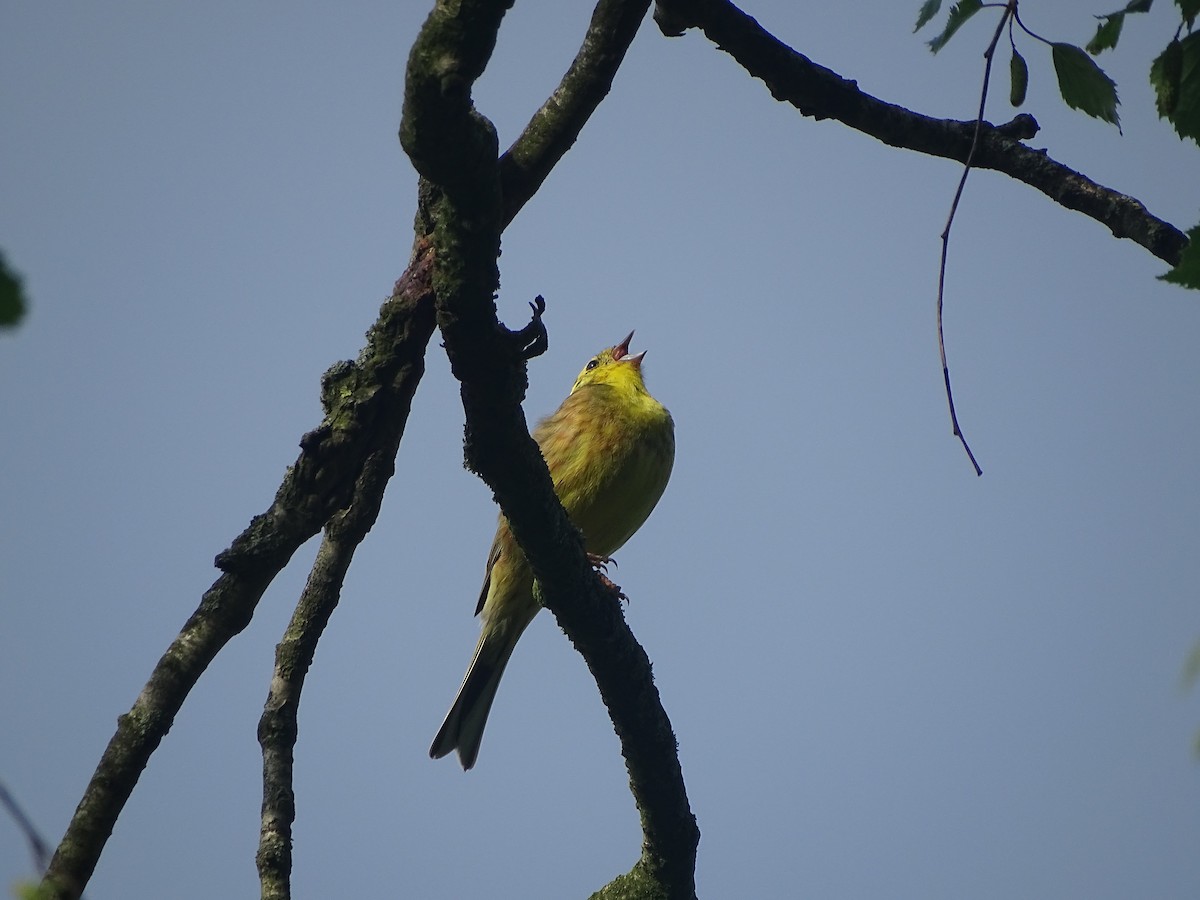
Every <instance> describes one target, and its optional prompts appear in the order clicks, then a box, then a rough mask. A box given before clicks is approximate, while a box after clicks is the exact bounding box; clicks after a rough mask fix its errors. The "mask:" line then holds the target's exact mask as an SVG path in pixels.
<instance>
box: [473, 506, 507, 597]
mask: <svg viewBox="0 0 1200 900" xmlns="http://www.w3.org/2000/svg"><path fill="white" fill-rule="evenodd" d="M507 527H508V525H507V523H505V522H504V520H503V519H501V520H500V527H499V528H497V529H496V537H495V538H494V539H493V540H492V549H491V552H490V553H488V559H487V572H486V573H485V574H484V576H483V587H482V588H480V589H479V602H478V603H477V604H476V605H475V615H479V614H480V613H481V612H483V604H484V602H485V601H486V600H487V595H488V590H489V589H490V588H491V586H492V568H493V567H494V566H495V565H496V560H498V559H499V558H500V547H501V544H502V543H503V541H502V536H503V532H504V530H505V529H506V528H507Z"/></svg>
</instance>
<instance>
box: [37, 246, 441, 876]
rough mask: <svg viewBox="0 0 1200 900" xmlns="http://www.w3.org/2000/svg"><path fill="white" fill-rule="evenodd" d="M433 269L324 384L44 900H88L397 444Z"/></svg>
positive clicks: (103, 766) (129, 717)
mask: <svg viewBox="0 0 1200 900" xmlns="http://www.w3.org/2000/svg"><path fill="white" fill-rule="evenodd" d="M430 263H431V259H430V252H429V250H428V249H426V250H425V251H424V252H423V253H419V254H417V255H416V256H415V257H414V260H413V263H412V265H411V266H410V268H409V270H408V272H406V274H405V275H404V276H403V277H402V278H401V279H400V281H398V282H397V283H396V289H395V292H394V293H393V296H392V297H391V298H390V299H389V300H388V301H387V302H385V303H384V306H383V309H382V311H381V313H380V317H379V320H378V321H377V322H376V324H375V325H374V326H373V327H372V328H371V331H370V332H369V333H368V335H367V346H366V347H365V348H364V350H363V351H362V353H361V354H360V356H359V358H358V361H357V362H354V363H350V362H346V363H341V364H339V365H338V366H335V367H333V368H332V369H330V371H329V372H328V373H326V377H325V379H324V380H323V385H322V386H323V398H322V399H323V401H324V403H325V411H326V412H325V418H324V421H323V422H322V423H321V425H319V426H318V427H317V428H316V429H314V430H313V431H311V432H309V433H308V434H306V435H304V437H303V438H301V441H300V446H301V452H300V456H299V458H298V459H297V460H296V463H295V464H294V465H293V466H292V467H291V468H289V469H288V471H287V474H286V475H285V476H284V479H283V483H282V484H281V485H280V487H279V490H278V492H277V493H276V495H275V500H274V502H273V503H272V504H271V506H270V508H269V509H268V510H267V511H266V512H265V513H263V514H261V515H259V516H256V517H255V518H254V519H253V520H252V521H251V523H250V525H249V527H247V528H246V530H245V531H244V532H242V534H240V535H238V537H237V538H235V539H234V541H233V544H232V545H231V546H230V548H229V549H228V550H226V551H224V552H223V553H221V554H220V555H219V556H218V557H217V560H216V564H217V566H218V567H219V568H221V569H223V570H224V572H223V574H222V575H221V576H220V577H219V578H218V579H217V580H216V582H215V583H214V584H213V585H212V587H211V588H209V590H208V591H207V592H206V593H205V594H204V596H203V598H202V599H201V601H200V606H199V607H198V608H197V610H196V611H195V612H194V613H193V614H192V616H191V618H189V619H188V621H187V623H186V624H185V625H184V626H183V629H182V630H181V631H180V633H179V635H178V637H176V638H175V640H174V641H173V642H172V643H171V646H170V647H169V648H168V649H167V652H166V653H165V654H164V655H163V657H162V659H160V660H159V662H158V664H157V665H156V666H155V668H154V671H153V672H152V673H151V675H150V679H149V681H148V682H147V683H146V686H145V687H144V688H143V689H142V692H141V694H140V695H139V696H138V698H137V701H136V702H135V703H134V705H133V708H132V709H131V710H130V711H129V712H128V713H126V714H125V715H123V716H121V717H120V718H119V719H118V720H117V731H116V734H114V735H113V737H112V740H110V741H109V744H108V747H107V749H106V750H105V751H104V755H103V756H102V757H101V759H100V763H99V765H98V766H97V768H96V772H95V774H94V775H93V776H92V779H91V781H90V782H89V784H88V787H87V789H86V791H85V792H84V795H83V799H82V800H81V801H80V803H79V807H78V808H77V809H76V811H75V815H74V817H73V818H72V820H71V823H70V825H69V826H68V828H67V832H66V834H65V835H64V836H63V839H62V841H61V843H60V844H59V846H58V849H57V850H56V851H55V854H54V857H53V859H51V861H50V867H49V869H48V870H47V872H46V876H45V879H44V880H43V883H42V888H41V889H42V890H43V891H44V892H45V895H46V896H47V897H51V898H55V900H74V898H77V897H78V896H79V895H80V893H81V892H82V891H83V889H84V887H85V886H86V884H87V882H88V879H89V878H91V875H92V871H93V870H94V869H95V866H96V862H97V860H99V858H100V854H101V852H102V851H103V849H104V845H105V843H106V842H107V840H108V837H109V835H110V834H111V833H112V829H113V826H114V825H115V823H116V821H117V817H118V816H119V815H120V813H121V810H122V809H123V808H124V806H125V803H126V801H127V800H128V799H129V796H130V794H131V793H132V791H133V788H134V787H135V785H136V784H137V781H138V778H139V776H140V775H141V772H142V770H143V769H144V768H145V767H146V764H147V762H148V761H149V759H150V755H151V754H152V753H153V752H154V750H155V749H156V748H157V747H158V745H159V743H160V742H161V741H162V739H163V737H164V736H165V735H166V733H167V731H168V730H169V729H170V727H171V724H172V723H173V722H174V720H175V716H176V714H177V713H178V712H179V709H180V707H181V706H182V705H183V701H184V700H185V699H186V698H187V695H188V693H189V692H190V691H191V689H192V687H193V686H194V685H195V683H196V681H197V679H199V677H200V675H201V674H202V673H203V672H204V670H205V668H207V666H208V664H209V663H210V662H211V661H212V659H213V658H214V657H215V656H216V654H217V653H218V651H220V649H221V648H222V647H224V646H225V644H226V643H228V642H229V641H230V640H231V639H232V638H233V637H234V636H235V635H237V634H238V633H239V632H241V631H242V630H243V629H244V628H245V627H246V626H247V625H248V624H249V623H250V619H251V617H252V616H253V614H254V610H255V607H256V606H257V604H258V601H259V599H260V598H261V597H262V595H263V592H264V591H265V590H266V589H267V586H268V585H269V584H270V583H271V581H272V579H274V577H275V576H276V575H277V574H278V573H279V571H280V570H281V569H282V568H283V567H284V566H285V565H286V564H287V562H288V560H289V559H291V557H292V554H293V553H295V551H296V550H297V548H299V547H300V545H301V544H303V543H304V542H305V541H307V540H308V539H309V538H311V537H312V536H313V535H314V534H316V533H317V532H318V531H319V530H320V529H321V527H322V526H323V525H324V524H325V523H326V522H327V521H328V520H329V519H330V517H331V516H333V515H334V514H335V513H337V512H338V511H339V510H342V509H344V508H346V507H347V506H348V505H349V504H350V503H351V501H352V499H353V496H354V491H355V486H356V484H358V482H359V479H360V477H361V476H362V473H363V470H364V466H366V465H367V463H368V461H369V460H370V459H372V457H373V456H375V455H376V454H377V453H378V452H379V450H380V448H386V447H393V446H394V445H395V444H396V443H398V442H399V439H400V435H402V434H403V432H404V426H405V423H406V422H407V420H408V412H409V408H410V405H411V402H412V397H413V394H414V393H415V391H416V388H417V384H418V383H419V381H420V379H421V375H422V374H423V372H424V355H425V347H426V345H427V344H428V342H429V337H430V335H431V334H432V333H433V302H432V293H431V291H430V288H429V273H430ZM393 452H394V450H393Z"/></svg>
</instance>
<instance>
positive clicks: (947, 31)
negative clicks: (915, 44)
mask: <svg viewBox="0 0 1200 900" xmlns="http://www.w3.org/2000/svg"><path fill="white" fill-rule="evenodd" d="M981 9H983V0H958V2H957V3H955V4H954V6H952V7H950V15H949V17H948V18H947V19H946V27H945V28H943V29H942V33H941V34H939V35H938V36H937V37H935V38H934V39H933V40H932V41H930V42H929V49H930V51H932V52H933V53H937V52H938V51H939V50H941V49H942V48H943V47H945V46H946V42H947V41H948V40H950V38H952V37H954V32H956V31H958V29H959V28H961V27H962V25H963V23H964V22H965V21H967V19H969V18H971V16H973V15H975V13H977V12H979V10H981Z"/></svg>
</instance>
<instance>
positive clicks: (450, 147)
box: [400, 0, 699, 898]
mask: <svg viewBox="0 0 1200 900" xmlns="http://www.w3.org/2000/svg"><path fill="white" fill-rule="evenodd" d="M505 7H506V4H505V3H504V2H503V0H496V2H492V3H487V2H486V0H476V2H470V0H463V2H460V3H454V4H451V3H449V2H445V3H439V4H438V7H437V8H436V9H435V11H434V12H433V13H432V14H431V15H430V17H429V18H428V19H427V20H426V23H425V26H424V28H423V30H422V34H421V35H420V36H419V37H418V38H417V42H416V44H415V45H414V48H413V53H412V54H411V55H410V57H409V64H408V71H407V87H406V90H405V107H404V116H403V119H402V125H401V131H400V134H401V142H402V144H403V146H404V149H405V151H406V152H408V154H409V156H410V158H412V160H413V164H414V166H416V168H417V170H418V171H419V172H420V173H421V175H422V176H423V177H424V178H426V179H428V180H429V181H430V182H432V183H433V185H434V186H433V189H432V190H430V191H429V192H428V194H429V195H430V196H436V197H437V199H436V201H435V203H434V205H433V206H432V208H431V214H432V220H433V223H434V230H433V240H434V244H435V247H436V256H435V259H436V263H435V273H434V285H435V288H436V291H437V316H438V326H439V328H440V329H441V332H442V336H443V337H444V338H445V344H446V352H447V355H448V356H449V358H450V364H451V368H452V370H453V372H454V375H455V377H456V378H458V380H459V382H460V384H461V395H462V402H463V410H464V414H465V418H466V438H465V456H466V462H467V465H468V467H469V468H470V469H471V470H472V471H474V472H475V473H476V474H478V475H479V476H480V477H481V478H482V479H483V480H484V481H485V482H486V483H487V484H488V485H489V486H490V487H491V488H492V489H493V491H494V492H495V496H496V499H497V501H498V502H499V504H500V507H501V509H502V510H503V511H504V514H505V516H506V517H507V518H508V521H509V523H510V525H511V527H512V529H513V533H514V535H515V536H516V538H517V541H518V543H519V544H520V545H521V548H522V550H524V552H525V554H526V556H527V558H528V559H529V562H530V565H531V567H532V568H533V571H534V574H535V576H536V578H537V582H538V584H539V586H540V595H541V599H542V601H543V602H544V605H545V606H546V607H547V608H548V609H550V611H551V612H552V613H553V614H554V615H555V617H556V619H557V620H558V623H559V625H560V627H562V629H563V630H564V631H565V632H566V633H567V635H568V637H569V638H570V639H571V641H572V642H573V643H574V645H575V646H576V648H577V649H578V650H579V652H580V653H581V654H582V655H583V657H584V659H585V661H586V662H587V665H588V668H589V669H590V670H591V671H592V674H593V676H594V677H595V678H596V682H597V685H598V687H599V689H600V693H601V697H602V698H603V700H604V702H605V705H606V706H607V707H608V710H609V715H610V716H611V718H612V719H613V723H614V726H615V728H616V731H617V733H618V735H619V736H620V738H621V745H622V752H623V753H624V754H625V758H626V762H627V766H628V769H629V774H630V785H631V789H632V791H633V793H634V796H635V799H636V801H637V803H638V807H639V810H640V812H641V815H642V824H643V834H644V840H643V852H642V858H641V859H640V860H639V862H638V864H637V865H635V867H634V872H633V873H631V876H630V877H632V876H633V875H634V874H635V873H636V874H638V875H642V876H645V878H644V879H643V882H644V883H646V882H648V883H649V884H650V888H649V889H648V891H647V894H646V895H647V896H649V895H651V894H652V895H654V896H667V897H681V898H691V897H694V896H695V874H694V873H695V848H696V844H697V842H698V840H699V831H698V830H697V828H696V823H695V818H694V817H693V816H692V814H691V810H690V808H689V806H688V802H687V794H686V791H685V789H684V785H683V776H682V772H681V770H680V767H679V760H678V756H677V753H676V745H675V738H674V735H673V733H672V732H671V726H670V721H669V720H668V718H667V715H666V712H665V711H664V710H663V708H662V704H661V701H660V699H659V696H658V691H657V689H656V688H655V687H654V683H653V679H652V677H651V672H650V664H649V660H648V659H647V658H646V655H645V651H644V650H642V648H641V647H640V646H639V645H638V644H637V641H636V640H635V638H634V637H633V634H632V633H631V632H630V631H629V628H628V626H627V625H626V624H625V621H624V617H623V616H622V614H621V609H620V604H619V602H617V600H616V599H615V598H614V597H613V596H612V595H611V594H610V593H608V592H607V591H606V590H605V589H604V588H603V587H602V586H601V584H600V581H599V578H598V576H597V575H596V573H595V572H594V571H593V570H592V568H591V566H590V564H589V563H588V562H587V559H586V557H585V556H584V553H583V544H582V541H581V539H580V536H579V533H578V531H577V530H576V529H575V528H574V527H573V526H572V525H571V523H570V520H569V519H568V518H567V515H566V513H565V512H564V511H563V508H562V505H561V504H560V503H559V501H558V498H557V496H556V495H555V493H554V487H553V484H552V482H551V480H550V474H549V472H548V471H547V470H546V464H545V461H544V460H543V459H542V458H541V455H540V453H539V452H538V449H537V445H536V444H535V443H534V442H533V439H532V438H530V436H529V431H528V427H527V425H526V422H525V418H524V414H523V412H522V410H521V406H520V403H521V400H522V399H523V396H524V390H525V370H524V359H523V357H522V356H521V353H520V345H521V342H520V341H518V340H514V338H513V333H512V332H509V331H507V330H506V329H504V328H503V327H502V326H500V324H499V323H498V321H497V319H496V309H495V304H494V302H493V300H492V297H493V293H494V291H495V290H496V286H497V283H498V272H497V270H496V258H497V256H498V253H499V237H500V231H501V229H502V227H503V222H504V221H505V209H506V207H505V206H504V205H503V204H502V203H501V202H500V190H499V186H500V181H501V175H500V167H499V166H498V165H497V164H496V162H495V160H494V159H493V160H492V162H491V164H490V165H488V164H487V161H486V160H483V159H481V157H480V154H479V153H478V148H481V147H486V146H488V145H489V144H491V143H493V142H494V141H495V130H494V128H493V127H492V125H491V123H490V122H488V121H487V120H486V119H485V118H484V117H483V116H481V115H480V114H479V113H478V112H476V111H475V109H474V107H473V106H472V105H471V100H470V85H469V84H466V85H464V84H462V83H461V82H460V81H458V80H457V76H459V75H461V74H462V73H472V72H475V73H478V72H481V71H482V70H483V67H484V66H485V65H486V63H487V57H488V55H489V54H490V52H491V48H492V46H493V45H494V42H495V34H494V32H493V31H491V30H490V29H495V28H498V27H499V21H500V16H501V15H502V13H503V10H504V8H505ZM432 48H437V52H436V53H435V52H433V50H432ZM447 73H452V74H453V76H454V77H455V78H456V80H455V84H454V87H455V89H454V90H453V91H449V90H439V89H438V88H437V85H438V84H439V83H444V82H445V80H446V78H447ZM535 118H536V117H535ZM433 122H436V125H430V126H429V127H424V123H433ZM431 160H436V163H431V162H430V161H431ZM462 169H469V170H470V172H471V177H470V178H469V179H468V178H465V177H463V176H462V175H461V174H455V175H454V176H452V177H449V178H445V179H444V180H442V179H443V173H445V172H446V171H447V170H450V171H454V172H461V170H462Z"/></svg>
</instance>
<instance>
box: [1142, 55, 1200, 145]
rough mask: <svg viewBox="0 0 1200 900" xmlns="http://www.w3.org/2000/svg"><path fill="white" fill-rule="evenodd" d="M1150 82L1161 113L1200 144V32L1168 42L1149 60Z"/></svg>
mask: <svg viewBox="0 0 1200 900" xmlns="http://www.w3.org/2000/svg"><path fill="white" fill-rule="evenodd" d="M1150 83H1151V84H1153V85H1154V92H1155V95H1156V97H1155V105H1156V106H1157V107H1158V115H1159V117H1160V118H1163V119H1166V120H1167V121H1169V122H1170V123H1171V124H1172V125H1173V126H1174V127H1175V131H1176V133H1177V134H1178V135H1179V136H1180V137H1181V138H1191V139H1192V140H1193V141H1196V142H1197V143H1198V144H1200V32H1197V33H1196V34H1189V35H1188V36H1187V37H1185V38H1184V39H1183V40H1182V41H1179V40H1175V41H1171V43H1169V44H1167V47H1166V49H1165V50H1163V52H1162V53H1160V54H1159V55H1158V57H1157V58H1156V59H1155V60H1154V62H1152V63H1151V64H1150Z"/></svg>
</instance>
